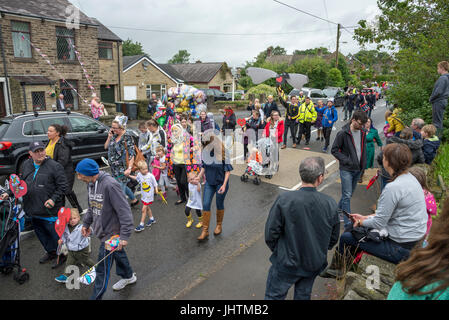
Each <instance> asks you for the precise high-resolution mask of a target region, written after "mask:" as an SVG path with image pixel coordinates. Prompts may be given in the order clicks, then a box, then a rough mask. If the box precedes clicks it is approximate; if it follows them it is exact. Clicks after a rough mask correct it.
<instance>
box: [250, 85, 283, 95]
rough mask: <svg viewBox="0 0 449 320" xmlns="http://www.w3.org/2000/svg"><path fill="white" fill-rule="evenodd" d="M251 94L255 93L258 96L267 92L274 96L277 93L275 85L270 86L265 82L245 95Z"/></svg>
mask: <svg viewBox="0 0 449 320" xmlns="http://www.w3.org/2000/svg"><path fill="white" fill-rule="evenodd" d="M249 94H254V95H255V96H256V97H258V96H260V95H261V94H265V95H266V96H269V95H272V96H273V97H275V96H276V95H277V94H276V88H275V87H270V86H268V85H266V84H263V83H262V84H259V85H257V86H255V87H252V88H251V89H249V90H248V92H247V93H246V94H245V95H249Z"/></svg>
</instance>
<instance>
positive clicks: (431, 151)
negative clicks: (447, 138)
mask: <svg viewBox="0 0 449 320" xmlns="http://www.w3.org/2000/svg"><path fill="white" fill-rule="evenodd" d="M436 132H437V128H435V126H434V125H433V124H428V125H426V126H424V127H423V128H422V138H423V139H424V140H423V147H422V150H423V154H424V159H425V161H424V162H425V163H427V164H431V163H432V161H433V159H435V156H436V155H437V151H438V148H439V147H440V144H441V141H440V139H438V136H437V135H436Z"/></svg>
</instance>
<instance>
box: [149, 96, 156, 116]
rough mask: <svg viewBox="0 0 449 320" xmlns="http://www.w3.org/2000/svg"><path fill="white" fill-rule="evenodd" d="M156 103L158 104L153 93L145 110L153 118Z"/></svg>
mask: <svg viewBox="0 0 449 320" xmlns="http://www.w3.org/2000/svg"><path fill="white" fill-rule="evenodd" d="M157 103H158V99H157V96H156V94H155V93H152V94H151V99H150V101H149V104H148V108H147V113H149V114H150V115H151V116H153V115H154V113H155V112H156V107H157Z"/></svg>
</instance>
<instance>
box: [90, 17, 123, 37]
mask: <svg viewBox="0 0 449 320" xmlns="http://www.w3.org/2000/svg"><path fill="white" fill-rule="evenodd" d="M90 19H91V20H92V21H93V22H95V24H98V39H99V40H109V41H120V42H122V41H123V40H122V39H121V38H120V37H119V36H118V35H116V34H115V33H114V32H112V31H111V30H109V29H108V28H107V27H106V26H105V25H104V24H102V23H101V22H100V21H98V20H97V19H96V18H92V17H91V18H90Z"/></svg>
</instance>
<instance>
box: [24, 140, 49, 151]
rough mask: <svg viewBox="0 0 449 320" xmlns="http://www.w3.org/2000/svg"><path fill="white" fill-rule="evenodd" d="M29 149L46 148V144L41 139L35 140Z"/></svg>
mask: <svg viewBox="0 0 449 320" xmlns="http://www.w3.org/2000/svg"><path fill="white" fill-rule="evenodd" d="M28 149H29V150H30V151H31V152H36V150H39V149H45V145H44V144H43V143H42V142H41V141H33V142H31V143H30V145H29V147H28Z"/></svg>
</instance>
